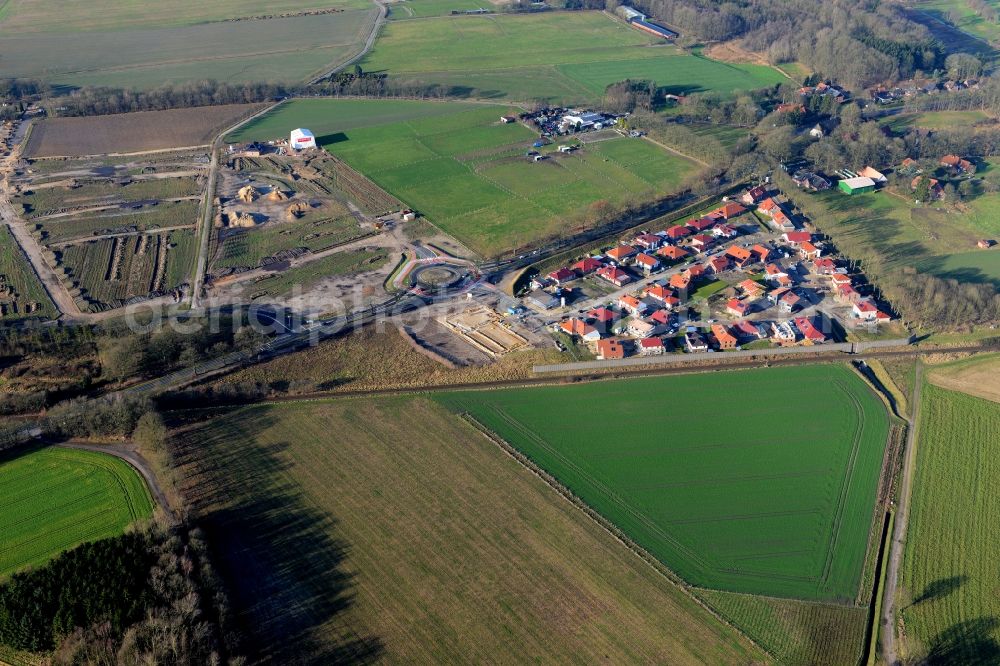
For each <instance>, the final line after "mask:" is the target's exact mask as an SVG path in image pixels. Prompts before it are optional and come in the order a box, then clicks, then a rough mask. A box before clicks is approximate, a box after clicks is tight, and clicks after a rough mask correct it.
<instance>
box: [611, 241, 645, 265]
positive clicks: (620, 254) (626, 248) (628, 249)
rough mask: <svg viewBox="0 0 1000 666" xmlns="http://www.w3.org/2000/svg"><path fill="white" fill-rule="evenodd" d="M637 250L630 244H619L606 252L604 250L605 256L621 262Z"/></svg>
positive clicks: (633, 254)
mask: <svg viewBox="0 0 1000 666" xmlns="http://www.w3.org/2000/svg"><path fill="white" fill-rule="evenodd" d="M637 252H638V250H636V249H635V248H634V247H632V246H631V245H619V246H618V247H616V248H612V249H610V250H608V251H607V252H605V256H607V257H608V258H609V259H612V260H614V261H617V262H618V263H622V262H623V261H625V260H627V259H628V258H629V257H632V256H635V254H636V253H637Z"/></svg>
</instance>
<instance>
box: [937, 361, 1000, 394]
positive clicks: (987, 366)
mask: <svg viewBox="0 0 1000 666" xmlns="http://www.w3.org/2000/svg"><path fill="white" fill-rule="evenodd" d="M927 379H929V380H930V382H931V383H932V384H934V385H935V386H940V387H941V388H946V389H950V390H952V391H961V392H962V393H968V394H969V395H974V396H976V397H979V398H986V399H987V400H992V401H993V402H1000V355H998V354H985V355H982V354H979V355H976V356H972V357H969V358H967V359H963V360H961V361H955V362H954V363H948V364H946V365H943V366H941V367H932V368H929V369H928V371H927Z"/></svg>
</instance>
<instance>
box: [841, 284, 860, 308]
mask: <svg viewBox="0 0 1000 666" xmlns="http://www.w3.org/2000/svg"><path fill="white" fill-rule="evenodd" d="M836 298H837V300H838V301H840V302H842V303H857V302H858V301H860V300H861V294H859V293H858V290H857V289H855V288H854V287H853V286H851V284H850V283H847V284H838V285H837V291H836Z"/></svg>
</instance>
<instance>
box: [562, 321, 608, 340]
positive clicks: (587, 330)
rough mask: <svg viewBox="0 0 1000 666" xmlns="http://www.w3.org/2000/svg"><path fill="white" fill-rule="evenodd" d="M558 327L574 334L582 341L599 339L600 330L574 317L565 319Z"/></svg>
mask: <svg viewBox="0 0 1000 666" xmlns="http://www.w3.org/2000/svg"><path fill="white" fill-rule="evenodd" d="M559 327H560V328H561V329H562V330H563V331H565V332H566V333H568V334H569V335H572V336H576V337H578V338H580V339H581V340H583V341H584V342H597V341H598V340H600V339H601V332H600V331H598V330H597V329H596V328H594V327H593V326H591V325H590V324H588V323H587V322H585V321H583V320H582V319H577V318H576V317H574V318H572V319H567V320H566V321H564V322H563V323H561V324H560V325H559Z"/></svg>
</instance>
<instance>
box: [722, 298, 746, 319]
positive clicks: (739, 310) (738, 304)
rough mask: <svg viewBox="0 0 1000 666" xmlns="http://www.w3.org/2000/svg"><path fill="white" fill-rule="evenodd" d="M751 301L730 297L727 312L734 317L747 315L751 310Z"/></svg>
mask: <svg viewBox="0 0 1000 666" xmlns="http://www.w3.org/2000/svg"><path fill="white" fill-rule="evenodd" d="M750 309H751V308H750V301H741V300H740V299H738V298H730V299H729V301H728V302H726V312H728V313H729V314H731V315H733V316H734V317H746V316H747V314H748V313H749V312H750Z"/></svg>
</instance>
